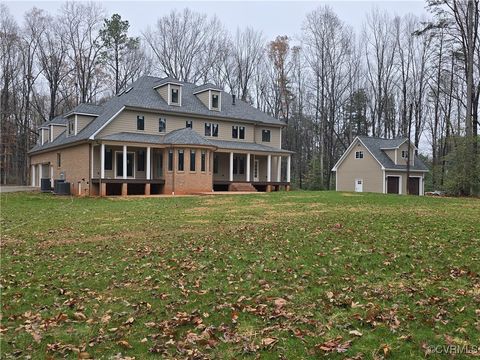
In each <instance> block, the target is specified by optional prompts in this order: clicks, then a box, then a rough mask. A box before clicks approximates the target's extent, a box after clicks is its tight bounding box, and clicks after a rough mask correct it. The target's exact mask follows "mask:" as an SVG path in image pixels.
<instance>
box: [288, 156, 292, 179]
mask: <svg viewBox="0 0 480 360" xmlns="http://www.w3.org/2000/svg"><path fill="white" fill-rule="evenodd" d="M290 162H291V156H290V155H288V157H287V182H290Z"/></svg>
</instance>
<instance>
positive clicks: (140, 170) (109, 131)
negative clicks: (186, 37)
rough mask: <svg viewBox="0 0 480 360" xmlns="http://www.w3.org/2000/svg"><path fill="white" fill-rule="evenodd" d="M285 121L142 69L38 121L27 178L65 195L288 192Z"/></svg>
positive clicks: (211, 90)
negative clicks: (111, 92)
mask: <svg viewBox="0 0 480 360" xmlns="http://www.w3.org/2000/svg"><path fill="white" fill-rule="evenodd" d="M284 126H285V124H284V123H283V122H281V121H279V120H278V119H275V118H273V117H271V116H269V115H267V114H266V113H264V112H262V111H260V110H258V109H256V108H254V107H252V106H251V105H249V104H247V103H245V102H243V101H240V100H238V99H235V96H234V95H231V94H228V93H226V92H224V91H222V90H221V89H220V88H218V87H216V86H213V85H210V84H206V85H202V86H197V85H195V84H191V83H186V82H181V81H177V80H175V79H172V78H164V79H161V78H157V77H151V76H144V77H141V78H140V79H138V80H137V81H136V82H134V83H133V84H132V86H131V87H129V88H128V89H126V90H125V91H124V92H123V93H121V94H119V95H118V96H115V97H113V98H111V99H110V100H108V101H107V102H106V103H104V104H103V105H92V104H80V105H79V106H77V107H76V108H74V109H73V110H72V111H70V112H68V113H66V114H64V115H62V116H58V117H56V118H55V119H53V120H51V121H48V122H46V123H44V124H43V125H42V126H41V127H40V128H39V135H40V136H39V142H38V144H37V145H36V146H35V147H34V148H33V149H32V150H31V151H30V152H29V155H30V164H31V182H32V185H33V186H39V185H40V182H41V179H46V178H48V179H50V182H51V183H52V185H53V181H54V179H64V180H65V181H67V182H69V183H70V184H71V192H72V193H73V194H82V195H101V196H104V195H127V194H146V195H149V194H188V193H200V192H210V191H215V190H252V191H255V190H259V191H271V190H279V189H280V188H281V187H285V189H288V188H289V185H290V162H291V152H290V151H287V150H283V149H282V146H281V144H282V128H283V127H284Z"/></svg>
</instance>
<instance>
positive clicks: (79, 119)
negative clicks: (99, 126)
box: [65, 104, 101, 137]
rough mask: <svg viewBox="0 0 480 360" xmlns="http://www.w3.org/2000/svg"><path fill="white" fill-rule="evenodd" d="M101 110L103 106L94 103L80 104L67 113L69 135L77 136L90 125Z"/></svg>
mask: <svg viewBox="0 0 480 360" xmlns="http://www.w3.org/2000/svg"><path fill="white" fill-rule="evenodd" d="M100 112H101V107H100V106H98V105H93V104H80V105H78V106H76V107H75V108H74V109H73V110H71V111H70V112H68V113H67V114H65V118H66V119H67V122H66V125H67V137H69V136H76V135H77V134H78V133H79V132H80V131H82V130H83V129H84V128H85V127H87V125H89V124H90V123H91V122H92V121H93V120H94V119H95V118H96V117H97V116H98V115H99V114H100Z"/></svg>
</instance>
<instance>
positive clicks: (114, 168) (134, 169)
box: [104, 150, 137, 180]
mask: <svg viewBox="0 0 480 360" xmlns="http://www.w3.org/2000/svg"><path fill="white" fill-rule="evenodd" d="M117 153H120V154H122V161H123V150H122V151H118V150H116V151H115V159H114V161H115V162H114V166H113V175H114V176H115V179H123V175H121V176H117ZM135 153H136V152H135V151H127V156H128V154H133V169H132V172H133V176H127V180H128V179H135V173H136V172H137V168H136V166H135V165H136V161H135ZM104 165H105V164H104Z"/></svg>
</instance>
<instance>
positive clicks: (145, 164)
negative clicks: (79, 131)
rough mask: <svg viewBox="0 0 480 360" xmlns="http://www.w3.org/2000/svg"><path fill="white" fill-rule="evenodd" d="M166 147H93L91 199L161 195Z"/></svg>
mask: <svg viewBox="0 0 480 360" xmlns="http://www.w3.org/2000/svg"><path fill="white" fill-rule="evenodd" d="M165 157H166V149H165V147H160V146H159V147H157V146H151V145H148V146H145V145H144V144H134V143H133V144H128V145H127V144H118V143H109V142H102V143H101V144H93V145H92V147H91V183H92V189H91V194H92V195H100V196H109V195H150V194H162V193H163V186H164V185H165V169H164V162H165V160H164V158H165Z"/></svg>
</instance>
